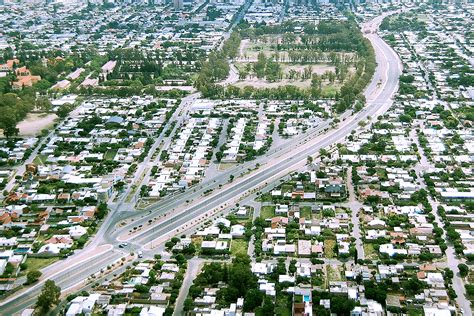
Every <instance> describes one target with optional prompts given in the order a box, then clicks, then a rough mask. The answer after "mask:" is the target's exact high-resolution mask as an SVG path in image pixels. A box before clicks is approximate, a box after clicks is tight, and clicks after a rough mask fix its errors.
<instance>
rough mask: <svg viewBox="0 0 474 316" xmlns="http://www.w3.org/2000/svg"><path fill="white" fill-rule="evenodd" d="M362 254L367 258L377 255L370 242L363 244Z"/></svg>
mask: <svg viewBox="0 0 474 316" xmlns="http://www.w3.org/2000/svg"><path fill="white" fill-rule="evenodd" d="M364 255H365V258H367V259H374V258H376V257H377V252H376V251H375V249H374V245H372V244H364Z"/></svg>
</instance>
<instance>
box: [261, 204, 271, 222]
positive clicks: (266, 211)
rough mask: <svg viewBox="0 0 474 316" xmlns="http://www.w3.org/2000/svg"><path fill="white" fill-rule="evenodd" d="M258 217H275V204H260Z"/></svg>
mask: <svg viewBox="0 0 474 316" xmlns="http://www.w3.org/2000/svg"><path fill="white" fill-rule="evenodd" d="M260 217H261V218H263V219H267V218H272V217H275V206H268V205H265V206H262V209H261V210H260Z"/></svg>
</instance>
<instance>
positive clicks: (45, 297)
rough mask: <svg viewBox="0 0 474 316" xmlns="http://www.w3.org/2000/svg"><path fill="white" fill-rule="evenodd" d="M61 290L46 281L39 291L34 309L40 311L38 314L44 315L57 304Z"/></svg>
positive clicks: (52, 282)
mask: <svg viewBox="0 0 474 316" xmlns="http://www.w3.org/2000/svg"><path fill="white" fill-rule="evenodd" d="M60 296H61V288H60V287H59V286H57V285H56V283H55V282H54V281H52V280H47V281H46V282H45V284H44V286H43V289H42V290H41V293H40V295H39V296H38V300H37V301H36V307H38V308H39V309H40V314H46V313H47V312H48V311H49V310H50V309H51V307H52V306H54V305H56V304H58V303H59V297H60Z"/></svg>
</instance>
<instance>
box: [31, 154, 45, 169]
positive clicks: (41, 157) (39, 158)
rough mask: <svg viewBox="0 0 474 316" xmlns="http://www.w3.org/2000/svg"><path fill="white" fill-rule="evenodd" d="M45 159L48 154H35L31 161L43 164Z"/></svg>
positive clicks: (39, 164)
mask: <svg viewBox="0 0 474 316" xmlns="http://www.w3.org/2000/svg"><path fill="white" fill-rule="evenodd" d="M47 159H48V156H46V155H37V156H36V157H35V159H33V163H34V164H36V165H38V166H44V164H45V163H46V160H47Z"/></svg>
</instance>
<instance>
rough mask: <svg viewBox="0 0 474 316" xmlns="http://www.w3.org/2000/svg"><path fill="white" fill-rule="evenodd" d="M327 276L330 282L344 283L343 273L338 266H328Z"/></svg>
mask: <svg viewBox="0 0 474 316" xmlns="http://www.w3.org/2000/svg"><path fill="white" fill-rule="evenodd" d="M326 276H327V279H328V282H330V281H342V277H341V271H339V268H338V267H337V266H331V265H326Z"/></svg>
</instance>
